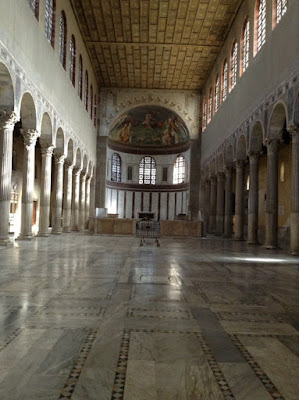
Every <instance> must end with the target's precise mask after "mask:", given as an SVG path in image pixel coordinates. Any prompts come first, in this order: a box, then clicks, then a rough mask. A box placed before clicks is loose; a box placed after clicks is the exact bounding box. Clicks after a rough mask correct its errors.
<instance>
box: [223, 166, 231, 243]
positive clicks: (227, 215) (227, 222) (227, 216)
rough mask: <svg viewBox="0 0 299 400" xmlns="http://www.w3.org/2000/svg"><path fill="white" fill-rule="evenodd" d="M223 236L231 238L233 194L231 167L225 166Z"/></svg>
mask: <svg viewBox="0 0 299 400" xmlns="http://www.w3.org/2000/svg"><path fill="white" fill-rule="evenodd" d="M224 208H225V209H224V237H226V238H231V237H232V234H233V196H232V167H231V166H226V167H225V206H224Z"/></svg>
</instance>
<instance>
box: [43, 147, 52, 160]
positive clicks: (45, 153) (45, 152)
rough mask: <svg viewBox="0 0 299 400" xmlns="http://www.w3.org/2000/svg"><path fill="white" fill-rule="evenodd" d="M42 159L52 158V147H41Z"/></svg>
mask: <svg viewBox="0 0 299 400" xmlns="http://www.w3.org/2000/svg"><path fill="white" fill-rule="evenodd" d="M41 149H42V150H41V152H42V157H47V156H52V154H53V150H54V146H41Z"/></svg>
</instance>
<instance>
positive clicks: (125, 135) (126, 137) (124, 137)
mask: <svg viewBox="0 0 299 400" xmlns="http://www.w3.org/2000/svg"><path fill="white" fill-rule="evenodd" d="M131 128H132V122H127V123H126V124H125V125H124V127H123V128H122V129H121V131H120V132H121V133H120V135H119V138H120V140H121V141H122V142H123V143H128V142H129V141H130V137H131V134H132V132H131Z"/></svg>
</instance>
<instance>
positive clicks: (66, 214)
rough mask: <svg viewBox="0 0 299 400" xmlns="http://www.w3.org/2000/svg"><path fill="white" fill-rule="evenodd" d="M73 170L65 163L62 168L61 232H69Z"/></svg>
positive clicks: (71, 166)
mask: <svg viewBox="0 0 299 400" xmlns="http://www.w3.org/2000/svg"><path fill="white" fill-rule="evenodd" d="M73 168H74V166H73V165H71V164H69V163H67V162H66V163H65V168H64V197H63V232H66V233H69V232H71V214H72V192H73V190H72V189H73Z"/></svg>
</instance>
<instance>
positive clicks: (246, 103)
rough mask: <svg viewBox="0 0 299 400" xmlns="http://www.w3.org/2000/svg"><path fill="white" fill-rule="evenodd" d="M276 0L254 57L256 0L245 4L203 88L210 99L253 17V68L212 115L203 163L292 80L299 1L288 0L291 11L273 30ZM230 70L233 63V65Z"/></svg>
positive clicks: (297, 61) (298, 54)
mask: <svg viewBox="0 0 299 400" xmlns="http://www.w3.org/2000/svg"><path fill="white" fill-rule="evenodd" d="M272 3H273V1H272V0H267V30H266V43H265V44H264V45H263V46H262V48H261V50H260V51H259V52H258V53H257V55H256V56H254V49H253V30H254V24H253V15H254V6H255V1H251V0H246V1H244V2H243V3H242V6H241V7H240V10H239V12H238V15H237V16H236V19H235V21H234V23H233V25H232V28H231V30H230V32H229V34H228V36H227V39H226V41H225V43H224V45H223V48H222V50H221V52H220V54H219V56H218V58H217V60H216V63H215V65H214V67H213V69H212V71H211V73H210V76H209V78H208V80H207V82H206V85H205V88H204V90H203V96H204V95H206V96H207V98H208V91H209V87H210V86H212V88H213V93H214V81H215V78H216V74H217V73H218V74H219V75H220V76H221V68H222V63H223V60H224V58H227V60H229V58H230V51H231V46H232V43H233V40H234V38H236V39H237V41H238V48H239V51H238V55H239V59H240V37H241V31H242V26H243V23H244V18H245V16H246V15H247V14H248V15H249V17H250V41H251V45H250V59H249V67H248V68H247V70H246V71H245V72H244V73H243V75H242V76H240V75H239V74H238V78H237V84H236V86H235V87H234V88H233V89H232V91H231V92H230V93H229V94H228V96H227V99H226V100H225V101H224V102H223V103H222V104H220V106H219V110H218V112H217V113H216V114H215V115H214V116H213V117H212V120H211V122H210V123H209V124H208V126H207V128H206V129H205V131H204V132H203V133H202V134H201V142H202V162H204V161H205V160H206V159H207V158H208V157H210V156H211V155H212V153H213V152H214V151H215V150H216V149H217V148H218V147H219V146H220V144H221V143H222V142H223V141H224V139H225V138H228V137H229V136H230V135H231V134H232V133H233V132H234V131H235V130H236V129H237V128H238V127H239V126H240V125H241V124H242V123H243V122H244V120H245V119H246V118H247V117H248V116H249V115H251V114H252V113H253V112H254V111H255V110H256V108H257V107H259V106H260V104H261V102H262V101H263V100H264V99H265V98H266V97H267V96H269V95H270V94H271V93H272V92H273V91H274V90H275V89H276V88H277V87H278V86H279V85H280V84H281V83H283V82H284V81H285V80H287V79H290V77H291V75H292V74H293V73H294V71H298V66H299V41H298V37H299V24H298V15H299V2H298V1H297V0H289V1H288V11H287V13H286V14H285V15H284V16H283V17H282V19H281V21H280V22H279V24H278V25H277V26H276V27H275V28H274V29H273V30H272V13H271V10H272ZM229 69H230V64H229Z"/></svg>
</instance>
